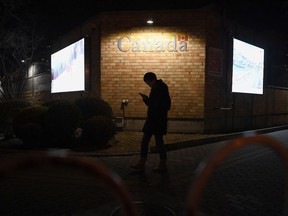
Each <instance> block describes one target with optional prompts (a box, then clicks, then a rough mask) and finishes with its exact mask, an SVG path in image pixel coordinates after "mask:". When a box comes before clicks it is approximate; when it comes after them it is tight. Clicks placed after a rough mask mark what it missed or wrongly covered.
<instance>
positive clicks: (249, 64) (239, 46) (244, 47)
mask: <svg viewBox="0 0 288 216" xmlns="http://www.w3.org/2000/svg"><path fill="white" fill-rule="evenodd" d="M263 79H264V49H262V48H260V47H257V46H254V45H251V44H249V43H246V42H243V41H241V40H238V39H235V38H233V68H232V92H235V93H248V94H263Z"/></svg>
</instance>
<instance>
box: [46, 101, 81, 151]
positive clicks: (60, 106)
mask: <svg viewBox="0 0 288 216" xmlns="http://www.w3.org/2000/svg"><path fill="white" fill-rule="evenodd" d="M81 120H82V119H81V112H80V110H79V109H78V107H77V106H76V105H75V104H73V103H71V102H69V101H65V100H62V101H57V102H55V103H53V104H52V105H51V106H50V107H49V108H48V110H47V112H46V113H45V114H44V116H43V132H44V139H45V140H46V141H47V145H48V146H49V147H65V148H66V147H71V146H72V145H73V144H74V142H75V137H74V133H75V131H76V129H77V128H78V127H80V125H81V122H82V121H81Z"/></svg>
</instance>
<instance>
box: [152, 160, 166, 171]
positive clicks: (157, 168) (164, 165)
mask: <svg viewBox="0 0 288 216" xmlns="http://www.w3.org/2000/svg"><path fill="white" fill-rule="evenodd" d="M153 172H156V173H163V172H167V166H166V163H163V162H160V163H159V165H158V166H157V167H155V168H154V169H153Z"/></svg>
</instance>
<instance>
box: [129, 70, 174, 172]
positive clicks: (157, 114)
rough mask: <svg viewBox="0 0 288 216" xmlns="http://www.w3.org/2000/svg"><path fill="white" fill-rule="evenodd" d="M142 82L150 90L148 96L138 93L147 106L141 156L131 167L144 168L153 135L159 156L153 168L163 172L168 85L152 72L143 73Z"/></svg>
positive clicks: (165, 155)
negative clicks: (157, 163) (156, 164)
mask: <svg viewBox="0 0 288 216" xmlns="http://www.w3.org/2000/svg"><path fill="white" fill-rule="evenodd" d="M144 82H145V83H146V84H147V85H148V86H149V87H150V88H151V91H150V94H149V97H148V96H147V95H145V94H142V93H139V94H140V96H141V97H142V99H143V102H144V103H145V104H146V105H147V106H148V110H147V118H146V121H145V124H144V127H143V137H142V142H141V158H140V160H139V161H138V163H137V164H136V165H133V166H131V167H132V168H134V169H136V170H138V171H144V170H145V163H146V160H147V155H148V146H149V143H150V140H151V137H152V136H153V135H154V137H155V143H156V147H157V149H158V152H159V157H160V162H159V165H158V166H157V167H155V168H154V172H165V171H167V166H166V161H167V154H166V148H165V145H164V140H163V135H165V134H166V133H167V121H168V117H167V116H168V111H169V110H170V107H171V100H170V95H169V91H168V86H167V85H166V84H165V83H164V82H163V81H162V80H161V79H157V76H156V74H155V73H153V72H147V73H146V74H145V75H144Z"/></svg>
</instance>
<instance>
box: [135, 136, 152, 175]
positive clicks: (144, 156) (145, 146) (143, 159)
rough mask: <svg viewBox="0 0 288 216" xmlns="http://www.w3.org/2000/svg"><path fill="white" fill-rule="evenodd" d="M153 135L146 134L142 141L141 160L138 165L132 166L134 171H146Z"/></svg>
mask: <svg viewBox="0 0 288 216" xmlns="http://www.w3.org/2000/svg"><path fill="white" fill-rule="evenodd" d="M152 135H153V134H150V133H144V134H143V137H142V141H141V158H140V160H139V161H138V163H137V164H136V165H132V166H131V167H132V168H133V169H136V170H139V171H144V170H145V163H146V160H147V156H148V147H149V143H150V140H151V137H152Z"/></svg>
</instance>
